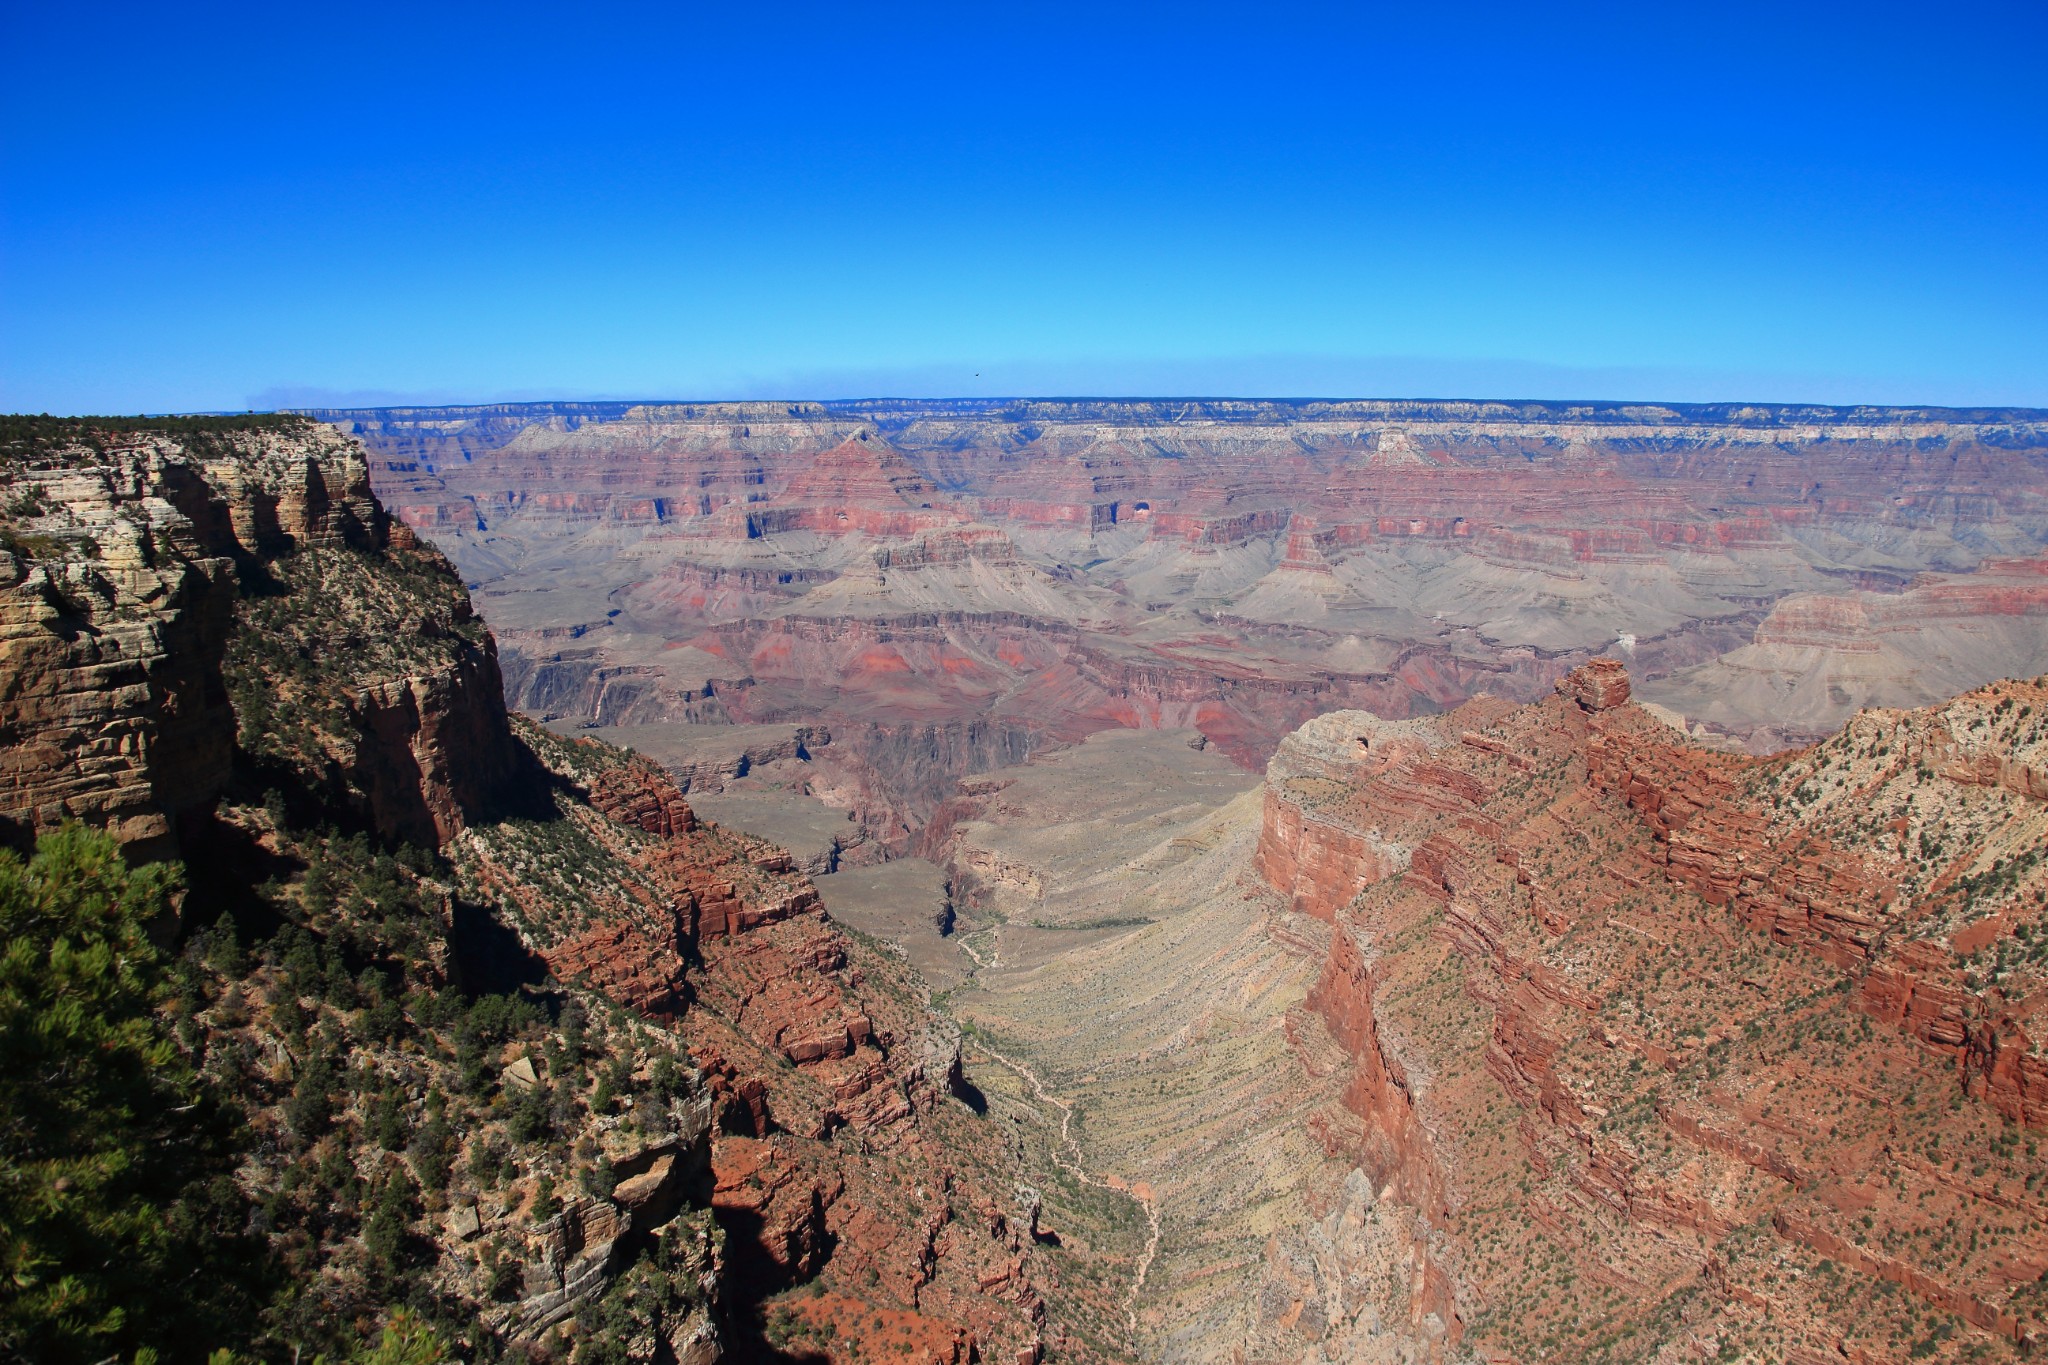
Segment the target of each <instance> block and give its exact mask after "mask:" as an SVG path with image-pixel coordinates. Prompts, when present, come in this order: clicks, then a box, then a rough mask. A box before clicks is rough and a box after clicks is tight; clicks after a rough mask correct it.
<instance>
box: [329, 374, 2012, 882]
mask: <svg viewBox="0 0 2048 1365" xmlns="http://www.w3.org/2000/svg"><path fill="white" fill-rule="evenodd" d="M320 415H321V416H322V417H323V418H325V419H327V420H330V421H332V422H334V423H336V424H337V425H338V426H340V427H342V428H343V429H345V430H348V431H350V432H353V433H355V434H358V435H359V436H360V437H361V438H362V439H363V440H364V441H365V442H366V444H367V445H368V446H369V447H370V449H371V450H372V451H373V453H374V456H375V459H374V462H373V468H372V474H373V478H374V479H375V480H376V482H377V484H378V487H379V489H380V491H382V493H383V494H384V496H385V497H386V499H387V501H389V502H390V503H391V504H392V505H393V507H394V508H395V509H396V512H397V515H398V516H399V517H400V518H401V519H402V520H404V521H406V522H407V523H408V524H410V525H413V526H415V527H417V528H419V529H420V530H421V532H422V533H423V534H425V535H427V536H429V537H431V538H433V539H434V541H435V543H436V544H438V545H440V546H441V547H442V548H443V549H445V550H446V551H447V552H448V553H449V554H450V555H451V556H452V557H453V558H454V559H455V561H456V562H457V564H458V565H459V566H460V567H461V570H462V572H463V574H464V576H465V577H466V578H468V579H469V580H470V582H471V583H472V584H473V585H474V586H475V587H476V589H477V593H478V604H479V608H480V610H481V611H482V612H483V614H484V616H485V618H486V619H487V620H488V621H489V622H490V623H491V625H492V627H493V629H494V630H495V631H496V632H497V633H498V637H499V639H500V642H501V644H502V645H503V646H504V648H505V650H506V664H507V667H506V678H507V684H508V694H509V696H510V697H511V699H512V702H513V704H514V705H515V707H517V708H519V709H522V710H526V711H529V712H531V713H533V714H535V715H538V716H553V717H561V718H566V719H571V720H576V721H585V722H590V723H595V724H600V725H606V726H630V725H633V724H636V723H644V722H657V721H658V722H681V721H691V722H717V721H721V720H735V721H748V722H761V723H796V724H819V723H822V724H826V725H828V726H830V727H831V729H832V731H833V734H834V735H835V737H836V738H837V741H838V745H839V747H838V752H837V755H836V757H837V758H838V759H840V760H843V761H845V762H847V763H849V764H853V765H856V766H857V768H858V773H857V775H856V776H855V777H853V778H852V779H851V780H850V782H849V783H848V785H852V786H857V787H859V788H860V796H859V805H860V810H861V814H862V816H863V818H864V819H865V820H866V821H867V823H868V825H869V826H870V829H871V831H872V832H873V833H874V834H875V835H876V836H877V837H878V838H879V839H880V840H882V841H883V842H886V843H891V844H893V845H894V846H895V847H898V848H901V847H904V846H906V845H907V844H908V843H909V842H910V839H911V836H912V834H913V833H914V831H915V829H916V828H917V827H918V826H921V825H922V824H923V823H924V822H925V821H926V820H928V819H929V818H930V816H931V814H932V812H933V811H934V810H935V809H936V808H937V806H938V805H939V804H940V803H941V802H942V801H944V800H945V799H946V798H947V797H949V796H950V795H951V794H952V783H953V782H954V781H955V780H957V779H958V778H959V777H960V776H962V775H964V774H968V773H973V772H978V771H982V770H984V769H986V768H989V767H993V766H998V765H1000V764H1002V763H1006V762H1014V761H1016V760H1017V759H1019V758H1021V757H1023V756H1025V755H1027V754H1029V753H1030V752H1032V751H1033V750H1035V749H1039V748H1043V747H1045V746H1046V745H1047V744H1050V743H1063V742H1070V741H1072V740H1074V739H1077V738H1079V737H1080V736H1082V735H1085V734H1088V733H1092V732H1094V731H1097V730H1102V729H1106V728H1115V727H1139V728H1167V729H1171V728H1178V727H1193V728H1197V729H1200V730H1201V731H1202V732H1203V733H1204V734H1205V735H1206V736H1207V737H1208V738H1209V739H1210V740H1211V742H1213V743H1215V744H1216V745H1217V746H1218V747H1219V748H1220V749H1221V750H1222V751H1224V752H1226V753H1228V754H1230V755H1231V756H1232V757H1234V758H1235V759H1236V760H1237V761H1239V762H1240V763H1242V764H1244V765H1245V766H1246V767H1247V768H1251V769H1256V768H1258V767H1259V766H1260V765H1262V764H1263V763H1264V762H1265V760H1266V759H1267V758H1268V757H1270V756H1271V754H1272V752H1273V748H1274V746H1275V745H1276V744H1277V743H1278V742H1279V740H1280V738H1281V737H1282V736H1283V735H1285V734H1287V733H1288V732H1289V731H1290V730H1292V729H1293V728H1295V727H1296V726H1299V725H1300V724H1302V723H1303V722H1304V721H1306V720H1309V719H1310V718H1312V717H1314V716H1316V715H1318V714H1320V713H1322V712H1324V711H1329V710H1334V709H1345V708H1357V709H1367V710H1372V711H1374V712H1377V713H1379V714H1381V715H1388V716H1410V715H1418V714H1424V713H1428V712H1431V711H1435V710H1438V709H1441V708H1443V707H1446V706H1452V705H1456V704H1458V703H1459V702H1461V701H1464V700H1466V699H1467V698H1469V697H1471V696H1474V695H1478V694H1481V693H1486V694H1492V695H1501V696H1509V697H1513V698H1516V699H1519V700H1534V699H1535V698H1537V697H1539V696H1541V695H1542V694H1543V693H1544V692H1545V691H1546V690H1547V689H1548V688H1549V686H1550V685H1551V684H1552V683H1553V682H1554V681H1555V680H1556V679H1557V677H1558V676H1560V675H1561V674H1562V673H1563V672H1565V671H1566V670H1568V669H1569V668H1571V667H1573V666H1575V665H1577V664H1578V663H1582V662H1584V661H1585V660H1586V659H1588V658H1590V657H1592V656H1594V655H1595V654H1598V653H1602V652H1620V653H1623V654H1626V655H1627V656H1628V657H1629V660H1630V664H1631V667H1632V668H1633V670H1634V671H1635V673H1636V675H1637V678H1638V683H1639V686H1641V687H1642V689H1643V691H1644V693H1645V695H1646V696H1647V697H1649V698H1651V699H1653V700H1658V701H1661V702H1663V703H1664V704H1666V705H1667V706H1669V707H1673V708H1676V709H1678V710H1680V711H1682V712H1684V713H1685V714H1686V715H1687V717H1688V719H1689V721H1690V722H1695V723H1702V724H1705V725H1707V726H1709V727H1711V728H1713V729H1714V730H1716V731H1718V732H1721V733H1724V734H1726V735H1729V736H1732V737H1734V738H1735V739H1736V740H1738V741H1743V742H1747V743H1749V744H1750V745H1751V746H1752V747H1753V748H1755V749H1757V750H1758V751H1763V750H1768V749H1771V748H1776V747H1783V745H1784V744H1786V743H1794V742H1800V741H1802V740H1807V739H1811V738H1816V737H1818V736H1819V735H1822V734H1825V733H1827V732H1828V731H1829V730H1831V729H1832V728H1833V727H1835V726H1837V725H1839V724H1840V723H1841V722H1842V721H1843V720H1844V719H1845V718H1846V717H1847V716H1848V715H1849V714H1850V713H1851V712H1853V711H1854V709H1855V708H1856V707H1857V706H1858V705H1862V704H1868V703H1873V702H1876V703H1883V704H1914V705H1917V704H1925V703H1927V702H1930V701H1933V700H1936V699H1938V698H1940V697H1942V696H1946V695H1949V694H1950V693H1952V692H1953V691H1955V690H1957V689H1959V688H1962V687H1968V686H1974V685H1976V684H1978V683H1981V682H1984V681H1988V680H1989V679H1991V678H1993V677H1998V676H2002V675H2005V674H2009V673H2015V672H2018V673H2030V672H2036V671H2039V670H2040V669H2042V668H2048V656H2044V654H2043V650H2042V645H2041V643H2040V642H2041V641H2042V640H2043V639H2044V638H2048V629H2044V622H2048V605H2044V603H2043V600H2042V599H2041V597H2040V595H2039V593H2038V592H2034V591H2031V590H2030V589H2029V587H2028V585H2027V584H2026V583H2025V582H2023V581H2017V579H2019V578H2023V577H2024V573H2023V570H2024V566H2025V565H2028V564H2036V565H2037V564H2038V562H2039V561H2040V559H2041V556H2042V555H2043V552H2044V551H2048V434H2044V433H2048V421H2044V418H2043V415H2042V414H2041V413H2039V412H2029V411H1988V410H1987V411H1951V410H1941V409H1890V408H1859V409H1847V408H1844V409H1835V408H1816V407H1803V408H1802V407H1782V406H1769V405H1749V406H1741V405H1718V406H1685V405H1676V406H1658V405H1602V404H1536V403H1342V402H1293V403H1288V402H1231V401H1176V402H1155V401H1115V400H1099V401H1098V400H1089V401H1059V402H1054V401H1026V400H1019V401H1015V402H982V403H967V402H957V403H947V402H929V403H912V402H898V403H888V402H875V403H834V404H774V403H733V404H643V405H634V406H626V405H547V404H537V405H529V406H525V407H518V406H511V407H504V406H501V407H493V408H481V409H392V410H383V411H365V412H327V413H322V414H320ZM1980 569H1982V570H1983V572H1982V573H1980ZM2036 576H2038V574H2037V575H2036ZM1980 578H1982V579H1990V580H1996V581H1987V582H1982V583H1980V582H1979V579H1980ZM2034 586H2038V585H2034ZM1781 599H1782V600H1783V605H1782V609H1781V610H1780V611H1779V612H1777V613H1776V614H1774V613H1773V608H1774V606H1778V605H1779V604H1780V602H1781ZM1966 599H1976V600H1980V601H1982V602H1983V603H1986V604H1989V603H1992V602H1996V603H1997V604H1998V605H1997V606H1996V607H1995V608H1993V609H1994V610H1996V611H1997V612H1998V613H2000V614H1999V616H1998V619H1997V621H1996V622H1991V623H1987V622H1986V621H1985V619H1984V618H1983V616H1982V615H1980V614H1979V613H1978V612H1976V611H1975V610H1973V609H1968V608H1965V607H1963V606H1962V604H1963V603H1964V601H1965V600H1966ZM1723 665H1725V668H1724V667H1723ZM1809 675H1811V677H1812V678H1813V679H1817V681H1810V680H1809ZM906 748H909V749H913V750H926V749H932V748H937V749H940V750H942V751H943V753H944V757H943V759H942V760H939V761H930V760H926V761H919V762H908V761H905V760H904V757H903V754H904V751H905V749H906Z"/></svg>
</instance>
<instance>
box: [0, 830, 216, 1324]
mask: <svg viewBox="0 0 2048 1365" xmlns="http://www.w3.org/2000/svg"><path fill="white" fill-rule="evenodd" d="M177 882H178V874H177V872H176V870H175V869H173V868H171V867H168V866H164V865H157V866H152V867H144V868H139V869H131V868H129V867H128V866H127V865H126V864H125V863H124V862H123V861H122V858H121V854H120V851H119V849H118V848H117V847H116V846H115V844H114V842H113V840H112V839H110V838H108V837H107V836H106V835H104V834H100V833H95V832H91V831H88V830H85V829H83V828H81V827H79V826H76V825H69V826H66V827H65V828H63V829H61V830H58V831H56V832H54V833H51V834H48V835H46V836H44V837H43V839H42V840H41V841H40V842H39V843H38V844H37V846H36V852H35V856H34V857H33V858H31V859H30V860H29V861H28V862H26V863H23V862H22V860H21V859H20V858H18V857H16V856H15V855H13V854H12V853H7V852H0V1356H7V1357H12V1358H16V1359H35V1360H43V1361H51V1362H63V1361H71V1360H77V1361H89V1360H102V1359H105V1358H106V1357H107V1356H109V1355H111V1354H116V1353H120V1354H124V1355H125V1354H128V1353H129V1352H131V1351H133V1350H134V1349H135V1348H137V1347H139V1346H141V1345H143V1344H145V1343H147V1344H151V1345H156V1346H160V1347H162V1348H164V1350H163V1353H164V1356H165V1358H167V1359H180V1358H195V1357H203V1356H204V1354H205V1350H204V1348H205V1347H207V1346H210V1345H217V1344H219V1343H220V1342H222V1341H224V1340H229V1339H232V1338H234V1337H237V1336H239V1335H241V1334H242V1329H238V1328H237V1326H236V1325H235V1319H236V1318H237V1317H245V1316H246V1313H245V1310H246V1309H247V1306H248V1304H249V1300H248V1299H247V1298H246V1297H245V1296H244V1295H243V1294H242V1293H241V1292H240V1291H239V1290H238V1288H237V1285H246V1284H248V1283H249V1277H250V1276H252V1275H253V1274H254V1271H253V1269H252V1264H253V1262H248V1261H245V1262H240V1263H236V1258H237V1257H238V1256H246V1255H247V1252H248V1247H247V1246H246V1244H245V1242H244V1239H243V1236H242V1233H241V1228H242V1225H243V1219H244V1216H245V1211H244V1209H243V1208H242V1205H241V1199H240V1196H239V1195H238V1194H237V1193H236V1191H235V1188H234V1184H233V1181H232V1180H231V1179H230V1177H229V1171H230V1169H231V1163H232V1159H233V1138H234V1137H235V1136H236V1129H235V1126H234V1124H233V1122H232V1121H231V1118H230V1111H229V1110H227V1109H226V1108H225V1107H223V1106H222V1105H220V1104H219V1103H218V1102H217V1100H216V1099H215V1097H214V1096H213V1095H212V1094H210V1093H209V1091H208V1090H207V1088H206V1087H205V1085H204V1084H203V1083H202V1081H201V1079H200V1077H199V1076H198V1074H197V1073H196V1072H195V1070H194V1068H193V1066H192V1063H191V1061H190V1059H188V1058H187V1057H186V1056H185V1054H184V1053H183V1052H181V1051H180V1050H179V1048H178V1046H177V1044H176V1043H175V1042H174V1041H173V1040H172V1037H171V1035H170V1032H169V1030H168V1028H167V1027H166V1025H165V1022H164V1021H163V1020H162V1019H160V1018H159V1017H158V1015H157V1013H156V1007H157V1006H158V1005H159V1003H161V1002H162V1001H164V1000H165V998H166V996H167V993H168V973H167V969H166V963H165V961H164V959H163V956H162V955H161V954H160V953H158V952H157V951H156V949H155V948H153V947H152V946H151V944H150V942H149V939H148V937H147V935H146V933H145V926H146V925H148V924H150V923H152V922H156V921H158V920H159V919H160V917H163V916H165V915H166V914H167V913H168V908H169V904H170V896H171V894H172V892H173V891H174V890H175V888H176V886H177Z"/></svg>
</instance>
